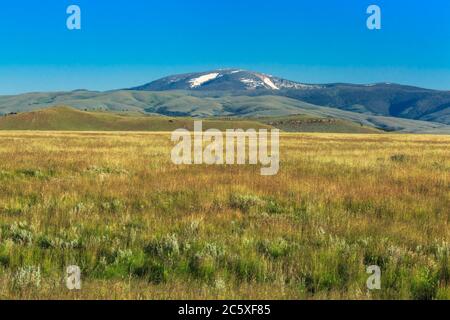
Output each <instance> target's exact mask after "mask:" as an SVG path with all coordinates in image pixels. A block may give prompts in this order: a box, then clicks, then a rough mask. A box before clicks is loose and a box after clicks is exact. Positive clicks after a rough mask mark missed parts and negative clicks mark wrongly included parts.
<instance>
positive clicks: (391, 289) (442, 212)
mask: <svg viewBox="0 0 450 320" xmlns="http://www.w3.org/2000/svg"><path fill="white" fill-rule="evenodd" d="M0 141H1V144H0V299H72V298H75V299H449V298H450V262H449V254H450V226H449V219H450V209H449V208H450V175H449V173H450V137H449V136H430V135H420V136H416V135H395V134H392V135H389V134H382V135H346V134H282V135H281V158H280V160H281V162H280V165H281V168H280V172H279V173H278V175H276V176H273V177H263V176H261V175H260V174H259V170H260V167H259V166H248V165H246V166H206V165H199V166H175V165H173V164H172V163H171V160H170V150H171V148H172V142H171V141H170V134H169V133H118V132H117V133H102V132H98V133H90V132H86V133H75V132H66V133H62V132H61V133H59V132H20V131H16V132H0ZM74 264H75V265H78V266H80V267H81V269H82V281H83V282H82V289H81V290H80V291H76V292H71V291H69V290H68V289H67V288H66V287H65V280H64V278H65V269H66V267H67V266H69V265H74ZM370 265H379V266H380V267H381V269H382V272H383V273H382V289H381V290H380V291H371V292H369V291H368V290H367V288H366V280H367V278H368V276H369V275H368V274H366V267H367V266H370Z"/></svg>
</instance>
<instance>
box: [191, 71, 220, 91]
mask: <svg viewBox="0 0 450 320" xmlns="http://www.w3.org/2000/svg"><path fill="white" fill-rule="evenodd" d="M219 75H220V73H217V72H215V73H209V74H205V75H203V76H200V77H198V78H194V79H191V80H189V83H190V84H191V88H198V87H200V86H201V85H202V84H204V83H206V82H208V81H211V80H214V79H216V78H217V77H218V76H219Z"/></svg>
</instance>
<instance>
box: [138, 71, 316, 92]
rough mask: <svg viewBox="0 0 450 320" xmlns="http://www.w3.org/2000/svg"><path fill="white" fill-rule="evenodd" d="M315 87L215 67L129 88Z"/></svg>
mask: <svg viewBox="0 0 450 320" xmlns="http://www.w3.org/2000/svg"><path fill="white" fill-rule="evenodd" d="M318 87H319V86H315V85H307V84H302V83H298V82H294V81H290V80H285V79H282V78H277V77H273V76H271V75H268V74H265V73H261V72H254V71H248V70H243V69H217V70H212V71H206V72H197V73H186V74H179V75H173V76H169V77H165V78H162V79H159V80H156V81H153V82H150V83H147V84H145V85H143V86H139V87H135V88H131V90H141V91H167V90H197V91H228V90H235V91H254V90H269V91H278V90H281V89H308V88H318Z"/></svg>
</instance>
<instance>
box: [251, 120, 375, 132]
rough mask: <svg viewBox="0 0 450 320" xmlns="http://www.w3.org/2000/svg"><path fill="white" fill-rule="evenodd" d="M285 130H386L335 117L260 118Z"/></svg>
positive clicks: (263, 121)
mask: <svg viewBox="0 0 450 320" xmlns="http://www.w3.org/2000/svg"><path fill="white" fill-rule="evenodd" d="M260 121H261V122H262V123H265V124H268V125H271V126H273V127H276V128H278V129H280V130H283V131H285V132H333V133H382V132H384V131H382V130H379V129H376V128H373V127H369V126H366V125H363V124H358V123H354V122H351V121H347V120H341V119H333V118H313V117H305V116H289V117H272V118H267V119H264V118H263V119H260Z"/></svg>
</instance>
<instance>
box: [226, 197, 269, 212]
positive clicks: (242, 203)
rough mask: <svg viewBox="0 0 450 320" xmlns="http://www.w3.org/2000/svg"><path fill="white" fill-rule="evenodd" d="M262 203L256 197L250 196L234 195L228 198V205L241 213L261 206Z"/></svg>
mask: <svg viewBox="0 0 450 320" xmlns="http://www.w3.org/2000/svg"><path fill="white" fill-rule="evenodd" d="M263 204H264V201H263V200H261V199H260V198H259V197H257V196H252V195H236V194H232V195H231V196H230V200H229V205H230V208H232V209H239V210H241V211H242V212H248V211H250V209H251V208H253V207H256V206H261V205H263Z"/></svg>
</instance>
